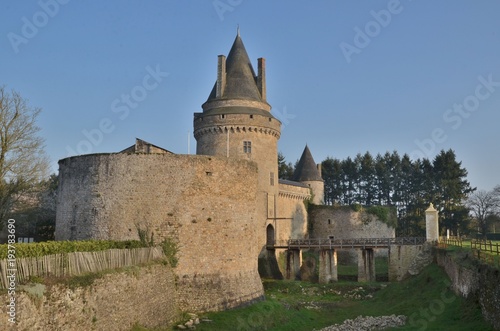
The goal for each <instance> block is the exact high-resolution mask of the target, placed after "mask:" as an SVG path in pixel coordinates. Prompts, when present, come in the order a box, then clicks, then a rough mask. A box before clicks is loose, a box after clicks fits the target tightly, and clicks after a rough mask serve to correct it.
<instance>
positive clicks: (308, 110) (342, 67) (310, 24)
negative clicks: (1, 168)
mask: <svg viewBox="0 0 500 331" xmlns="http://www.w3.org/2000/svg"><path fill="white" fill-rule="evenodd" d="M499 13H500V2H498V1H496V0H483V1H471V0H469V1H464V0H453V1H452V0H447V1H439V2H438V1H424V0H413V1H412V0H401V1H397V0H389V1H387V0H382V1H379V0H371V1H367V0H365V1H361V0H360V1H348V0H344V1H309V2H306V1H260V0H252V1H250V0H208V1H194V0H193V1H186V0H179V1H165V0H161V1H160V0H157V1H124V0H122V1H118V0H114V1H95V0H94V1H77V0H40V1H15V0H7V1H2V2H1V3H0V16H1V19H0V36H1V38H0V84H2V85H5V86H6V87H7V88H8V89H15V90H16V91H18V92H20V93H21V94H22V95H23V96H24V97H25V98H27V99H29V103H30V105H32V106H35V107H40V108H42V109H43V111H42V113H41V115H40V118H39V125H40V127H41V129H42V131H41V135H42V136H43V137H44V138H45V140H46V151H47V153H48V155H49V157H50V159H51V160H52V164H53V168H54V170H56V169H57V160H58V159H61V158H64V157H66V156H69V155H73V154H79V153H100V152H116V151H119V150H122V149H124V148H126V147H128V146H130V145H132V144H133V143H134V139H135V137H139V138H142V139H144V140H146V141H149V142H151V143H153V144H156V145H159V146H162V147H164V148H167V149H169V150H171V151H173V152H175V153H187V151H188V136H190V151H191V153H193V152H194V151H195V146H196V144H195V140H194V138H193V136H192V119H193V113H194V112H199V111H201V104H202V103H203V102H205V100H206V99H207V97H208V95H209V93H210V91H211V89H212V87H213V84H214V82H215V79H216V69H217V67H216V66H217V55H218V54H226V55H227V53H228V52H229V49H230V47H231V45H232V42H233V40H234V37H235V35H236V27H237V25H238V24H239V26H240V31H241V36H242V39H243V41H244V43H245V46H246V49H247V51H248V53H249V56H250V58H251V60H252V61H253V65H254V68H256V62H257V58H258V57H264V58H266V65H267V92H268V101H269V103H270V104H271V105H272V106H273V114H274V115H275V116H276V117H278V118H279V119H281V120H282V122H283V124H284V127H283V130H282V135H281V139H280V141H279V150H280V151H282V152H283V153H284V155H285V156H286V158H287V160H289V161H291V162H295V160H296V159H298V158H299V157H300V154H301V152H302V150H303V148H304V146H305V144H306V143H307V144H308V145H309V147H310V149H311V151H312V153H313V155H314V157H315V160H316V162H320V161H322V160H324V159H325V158H326V157H327V156H331V157H336V158H340V159H343V158H346V157H347V156H351V157H354V156H355V155H356V154H357V153H364V152H366V151H370V153H372V154H373V155H376V154H377V153H384V152H386V151H393V150H397V151H398V152H399V153H400V154H401V155H403V154H404V153H408V154H410V156H411V157H412V158H417V157H427V158H430V159H433V158H434V157H435V155H436V154H437V153H439V151H440V150H441V149H449V148H451V149H453V150H455V152H456V154H457V158H458V160H460V161H462V165H463V166H464V167H465V168H467V170H468V171H469V176H468V179H469V181H470V182H471V184H472V185H473V186H477V187H478V188H479V189H487V190H488V189H491V188H492V187H493V186H495V185H497V184H500V175H499V169H500V147H499V146H500V144H499V140H500V139H499V138H500V134H499V124H500V19H499V16H498V15H499ZM127 95H129V96H132V98H130V97H129V98H128V99H127V97H126V96H127Z"/></svg>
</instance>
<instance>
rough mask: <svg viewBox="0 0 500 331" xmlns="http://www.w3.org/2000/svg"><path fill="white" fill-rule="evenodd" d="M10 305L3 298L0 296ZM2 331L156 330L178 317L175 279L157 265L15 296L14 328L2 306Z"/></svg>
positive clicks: (165, 268)
mask: <svg viewBox="0 0 500 331" xmlns="http://www.w3.org/2000/svg"><path fill="white" fill-rule="evenodd" d="M0 298H1V300H2V302H8V297H7V294H2V295H0ZM0 314H1V315H2V317H1V318H0V330H18V331H33V330H54V331H64V330H110V331H114V330H117V331H118V330H127V331H128V330H130V329H131V328H132V326H133V325H134V324H135V323H139V324H140V325H143V326H146V327H148V328H154V327H158V326H161V325H166V324H170V323H173V322H175V321H176V320H177V319H178V318H179V309H178V303H177V294H176V290H175V276H174V274H173V272H172V269H171V268H170V267H168V266H165V265H162V264H157V265H151V266H148V267H142V268H137V267H136V268H133V269H131V270H129V271H125V272H120V273H111V274H107V275H105V276H103V278H100V279H96V280H94V283H93V284H92V285H88V286H84V287H76V288H74V289H73V288H70V287H68V286H64V285H53V286H50V287H45V288H44V287H42V286H41V285H38V288H32V289H31V290H29V292H26V291H19V290H18V291H16V324H15V325H12V324H11V323H10V322H8V320H7V316H8V315H7V305H1V308H0Z"/></svg>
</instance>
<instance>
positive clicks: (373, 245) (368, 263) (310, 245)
mask: <svg viewBox="0 0 500 331" xmlns="http://www.w3.org/2000/svg"><path fill="white" fill-rule="evenodd" d="M426 240H427V239H426V238H421V237H400V238H357V239H334V238H329V239H289V240H281V241H274V242H268V243H267V249H268V250H275V249H285V252H286V262H287V265H286V275H285V278H287V279H296V278H300V266H301V262H302V261H301V256H302V254H301V250H303V249H314V250H317V251H319V282H320V283H329V282H331V281H337V280H338V272H337V250H339V249H342V250H345V249H355V250H357V251H358V281H359V282H370V281H375V253H374V249H378V248H386V249H388V250H389V281H394V280H401V279H402V278H403V277H404V276H405V274H406V273H407V271H408V268H409V266H410V264H411V263H412V262H413V260H415V259H416V258H417V255H418V254H420V253H421V252H422V247H423V244H424V243H425V242H426Z"/></svg>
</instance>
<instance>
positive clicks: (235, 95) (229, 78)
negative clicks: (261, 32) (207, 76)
mask: <svg viewBox="0 0 500 331" xmlns="http://www.w3.org/2000/svg"><path fill="white" fill-rule="evenodd" d="M265 69H266V68H265V59H263V58H260V59H258V74H257V75H256V74H255V71H254V70H253V67H252V64H251V62H250V59H249V57H248V54H247V51H246V49H245V46H244V45H243V41H242V39H241V37H240V34H239V33H238V34H237V36H236V38H235V40H234V43H233V46H232V47H231V50H230V51H229V54H228V56H227V58H226V57H225V56H224V55H219V56H218V63H217V81H216V82H215V84H214V87H213V89H212V91H211V93H210V95H209V97H208V99H207V101H206V102H205V103H204V104H203V105H202V109H203V112H201V113H195V114H194V136H195V138H196V141H197V144H196V154H202V155H219V156H227V157H235V158H243V159H248V160H252V161H255V162H256V163H257V164H258V167H259V183H260V188H261V191H264V192H266V193H267V195H268V196H269V197H267V198H266V197H264V196H263V197H262V198H263V199H264V200H266V201H267V203H264V205H266V204H267V205H268V212H267V216H268V218H272V217H274V206H271V205H274V202H273V201H274V197H275V196H276V195H277V193H278V162H277V155H278V150H277V143H278V139H279V137H280V129H281V122H280V121H279V120H277V119H276V118H275V117H274V116H273V115H272V114H271V106H270V105H269V104H268V103H267V100H266V81H265V80H266V78H265V77H266V74H265ZM271 214H273V215H271Z"/></svg>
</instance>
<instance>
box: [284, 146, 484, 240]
mask: <svg viewBox="0 0 500 331" xmlns="http://www.w3.org/2000/svg"><path fill="white" fill-rule="evenodd" d="M279 163H280V168H279V169H280V172H281V173H280V174H282V175H283V178H287V176H288V174H289V173H290V172H291V170H290V168H291V167H292V165H291V163H288V164H286V162H284V159H283V158H282V159H281V160H280V159H279ZM321 165H322V166H321V169H322V171H321V172H322V176H323V180H324V181H325V196H324V202H325V204H327V205H352V204H360V205H366V206H373V205H383V206H393V207H394V208H396V210H397V215H398V227H397V229H396V233H397V235H398V236H424V235H425V210H426V209H427V208H428V207H429V203H433V204H434V207H435V208H436V209H437V210H438V211H439V214H440V228H441V229H443V230H444V229H449V230H451V231H452V233H453V234H457V233H466V232H468V230H469V227H470V221H471V218H470V217H469V208H468V205H467V198H468V197H469V195H470V194H471V193H472V192H474V190H475V188H473V187H471V185H470V183H469V182H468V181H467V170H466V169H465V168H464V167H462V163H461V162H459V161H457V159H456V155H455V152H454V151H453V150H451V149H450V150H448V151H445V150H442V151H441V152H440V153H439V154H438V155H437V156H436V157H435V158H434V159H433V160H429V159H427V158H424V159H417V160H411V159H410V157H409V156H408V154H404V155H403V156H400V155H399V153H398V152H397V151H394V152H392V153H390V152H386V153H385V154H383V155H381V154H377V155H376V156H375V157H373V156H372V155H371V154H370V152H366V153H365V154H357V155H356V156H355V157H354V158H351V157H347V158H346V159H343V160H340V159H336V158H331V157H328V158H326V159H325V160H324V161H323V162H322V163H321ZM284 170H286V171H284Z"/></svg>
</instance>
